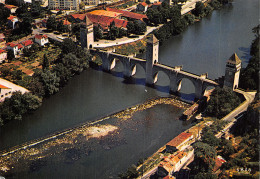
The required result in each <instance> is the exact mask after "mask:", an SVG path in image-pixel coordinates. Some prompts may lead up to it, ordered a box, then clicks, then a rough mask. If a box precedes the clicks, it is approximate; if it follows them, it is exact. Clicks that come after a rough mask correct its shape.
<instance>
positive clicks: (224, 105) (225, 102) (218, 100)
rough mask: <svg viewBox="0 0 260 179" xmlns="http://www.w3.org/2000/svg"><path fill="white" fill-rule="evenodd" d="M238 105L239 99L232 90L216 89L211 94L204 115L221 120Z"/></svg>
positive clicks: (225, 88)
mask: <svg viewBox="0 0 260 179" xmlns="http://www.w3.org/2000/svg"><path fill="white" fill-rule="evenodd" d="M239 104H240V99H239V97H238V96H237V95H236V93H235V92H233V91H232V89H230V88H227V87H223V88H220V87H216V89H215V90H214V91H213V92H212V95H211V97H210V100H209V103H208V106H207V108H206V113H207V115H209V116H212V117H217V118H219V119H220V118H222V117H224V116H226V115H227V114H228V113H230V112H231V111H232V110H233V109H235V108H236V107H237V106H238V105H239Z"/></svg>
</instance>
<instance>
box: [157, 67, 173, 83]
mask: <svg viewBox="0 0 260 179" xmlns="http://www.w3.org/2000/svg"><path fill="white" fill-rule="evenodd" d="M160 73H161V74H165V75H166V76H167V77H168V79H169V85H170V81H171V75H170V74H169V73H167V72H165V71H164V70H155V71H153V82H154V83H156V82H157V81H158V78H159V74H160Z"/></svg>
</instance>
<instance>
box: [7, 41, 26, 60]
mask: <svg viewBox="0 0 260 179" xmlns="http://www.w3.org/2000/svg"><path fill="white" fill-rule="evenodd" d="M6 49H7V50H12V51H13V52H14V56H15V58H16V57H17V55H19V54H20V52H21V51H22V50H23V45H22V44H15V43H13V42H9V43H7V44H6Z"/></svg>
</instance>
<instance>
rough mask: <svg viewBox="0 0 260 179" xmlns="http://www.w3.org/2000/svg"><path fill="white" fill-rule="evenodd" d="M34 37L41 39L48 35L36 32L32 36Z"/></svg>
mask: <svg viewBox="0 0 260 179" xmlns="http://www.w3.org/2000/svg"><path fill="white" fill-rule="evenodd" d="M34 38H36V39H42V38H46V39H47V38H48V36H47V35H45V34H44V35H40V34H36V35H35V36H34Z"/></svg>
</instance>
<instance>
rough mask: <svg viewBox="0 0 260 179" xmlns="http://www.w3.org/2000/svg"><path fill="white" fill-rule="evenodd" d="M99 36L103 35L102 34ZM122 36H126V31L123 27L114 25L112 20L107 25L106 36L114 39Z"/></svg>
mask: <svg viewBox="0 0 260 179" xmlns="http://www.w3.org/2000/svg"><path fill="white" fill-rule="evenodd" d="M100 35H101V34H100ZM100 35H99V36H100ZM101 36H103V34H102V35H101ZM123 36H126V31H125V30H124V29H123V28H118V27H116V25H115V22H114V21H113V22H111V23H110V25H109V31H108V34H107V38H108V39H110V40H115V39H116V38H121V37H123Z"/></svg>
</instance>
